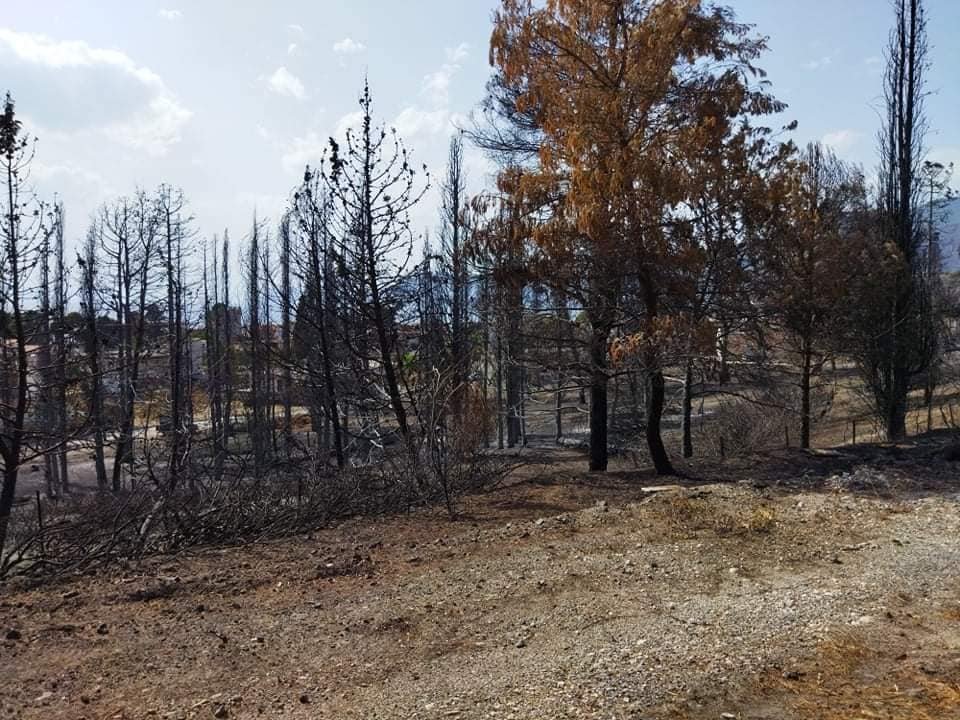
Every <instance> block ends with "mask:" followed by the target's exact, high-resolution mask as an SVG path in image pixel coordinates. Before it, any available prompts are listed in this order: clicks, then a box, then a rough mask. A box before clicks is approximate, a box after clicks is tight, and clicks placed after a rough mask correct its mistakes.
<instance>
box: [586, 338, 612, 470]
mask: <svg viewBox="0 0 960 720" xmlns="http://www.w3.org/2000/svg"><path fill="white" fill-rule="evenodd" d="M608 336H609V330H608V328H606V327H605V326H604V327H602V328H594V330H593V334H592V336H591V338H590V373H591V374H590V470H591V471H592V472H606V471H607V460H608V450H607V384H608V382H609V378H608V376H607V340H608Z"/></svg>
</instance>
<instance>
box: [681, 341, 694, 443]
mask: <svg viewBox="0 0 960 720" xmlns="http://www.w3.org/2000/svg"><path fill="white" fill-rule="evenodd" d="M692 415H693V360H692V359H691V358H690V357H689V356H688V357H687V361H686V364H685V367H684V373H683V415H682V418H681V423H682V425H683V427H682V428H681V430H682V433H681V434H682V435H683V440H682V445H683V447H682V454H683V457H684V458H685V459H690V458H692V457H693V432H692V428H691V416H692Z"/></svg>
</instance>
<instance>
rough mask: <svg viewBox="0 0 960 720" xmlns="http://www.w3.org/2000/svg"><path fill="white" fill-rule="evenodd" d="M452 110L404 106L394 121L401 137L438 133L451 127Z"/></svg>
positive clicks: (394, 125)
mask: <svg viewBox="0 0 960 720" xmlns="http://www.w3.org/2000/svg"><path fill="white" fill-rule="evenodd" d="M450 117H451V116H450V111H449V110H447V109H446V108H439V109H437V110H423V109H422V108H417V107H407V108H404V109H403V110H402V111H401V112H400V114H399V115H397V117H396V119H395V120H394V121H393V127H395V128H396V130H397V132H398V133H399V134H400V137H401V138H404V139H406V138H411V137H413V136H415V135H436V134H438V133H440V132H443V131H444V130H446V129H448V128H449V127H450Z"/></svg>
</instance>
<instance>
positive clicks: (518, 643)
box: [513, 638, 527, 648]
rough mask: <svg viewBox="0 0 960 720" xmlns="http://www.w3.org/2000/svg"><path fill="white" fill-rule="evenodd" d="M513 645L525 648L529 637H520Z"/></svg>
mask: <svg viewBox="0 0 960 720" xmlns="http://www.w3.org/2000/svg"><path fill="white" fill-rule="evenodd" d="M513 646H514V647H516V648H525V647H526V646H527V639H526V638H520V639H519V640H517V641H516V642H515V643H514V644H513Z"/></svg>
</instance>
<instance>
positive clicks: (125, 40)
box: [0, 0, 960, 237]
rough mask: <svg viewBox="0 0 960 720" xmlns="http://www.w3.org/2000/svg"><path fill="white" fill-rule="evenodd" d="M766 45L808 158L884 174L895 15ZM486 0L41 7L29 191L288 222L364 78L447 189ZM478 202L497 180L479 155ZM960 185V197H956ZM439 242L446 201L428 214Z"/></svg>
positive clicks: (845, 0)
mask: <svg viewBox="0 0 960 720" xmlns="http://www.w3.org/2000/svg"><path fill="white" fill-rule="evenodd" d="M729 4H730V5H732V6H733V7H734V8H735V10H736V11H737V14H738V16H739V18H740V19H741V20H742V21H744V22H750V23H754V24H756V25H757V32H758V33H760V34H763V35H768V36H769V37H770V51H769V53H768V54H767V55H766V56H765V57H764V58H763V60H762V61H761V63H760V64H761V66H762V67H764V68H765V69H766V70H767V71H768V72H769V78H770V80H771V81H772V82H773V89H774V92H775V94H776V95H777V96H778V97H780V98H781V99H782V100H784V101H786V102H788V103H789V104H790V109H789V110H788V112H787V113H786V117H785V118H784V121H786V120H791V119H796V120H797V121H799V123H800V124H799V128H798V130H797V132H796V134H795V137H796V139H797V140H798V142H801V143H804V142H807V141H808V140H812V139H821V140H824V141H825V142H828V143H829V144H831V145H833V146H834V147H835V149H836V150H837V151H838V152H839V153H840V154H841V155H842V156H843V157H845V158H847V159H850V160H852V161H855V162H859V163H862V164H863V165H864V166H865V168H866V169H867V171H868V174H869V173H870V172H871V170H872V168H873V165H874V137H875V133H876V129H877V125H878V115H877V108H878V107H879V104H880V95H881V89H882V88H881V73H882V67H883V64H882V54H883V48H884V44H885V41H886V36H887V31H888V27H889V23H890V20H891V11H890V7H889V4H888V2H887V0H834V1H833V2H826V1H824V0H812V1H811V0H807V1H806V2H800V1H793V0H791V1H789V2H787V1H784V0H732V1H731V2H730V3H729ZM495 5H496V3H495V2H493V1H492V0H469V1H468V2H465V1H462V0H461V1H459V2H456V1H453V0H446V1H440V0H408V1H407V2H386V0H376V1H375V0H366V1H357V0H353V1H347V0H285V1H278V2H266V1H265V0H264V1H260V2H252V1H247V2H244V1H241V0H233V1H229V0H191V1H190V2H187V1H186V0H163V2H161V3H155V2H138V1H134V0H126V1H123V2H121V1H116V0H99V1H98V0H88V1H86V2H82V3H79V2H75V1H66V0H59V1H55V0H35V1H34V2H33V3H16V4H10V3H8V4H7V7H5V9H4V12H3V16H2V18H0V90H5V89H10V90H11V91H12V92H13V94H14V97H15V99H16V100H17V103H18V112H19V113H20V114H21V116H22V117H23V118H24V119H25V120H26V122H27V124H28V127H29V129H30V130H31V131H32V132H34V133H36V134H37V135H39V137H40V146H39V148H38V155H37V162H36V169H35V173H34V180H35V182H36V183H37V185H38V186H39V188H40V189H41V191H43V192H45V193H49V192H52V191H54V190H56V191H59V192H60V194H61V195H62V197H63V199H64V201H65V203H66V205H67V213H68V219H69V223H70V225H69V233H70V235H72V236H74V237H76V236H79V235H81V234H82V233H83V230H84V228H85V225H86V222H87V218H88V217H89V215H90V213H91V212H92V211H93V210H94V208H95V207H96V206H97V205H98V204H100V203H101V202H103V201H104V200H107V199H109V198H110V197H114V196H116V195H118V194H122V193H129V192H131V191H132V190H133V188H134V187H135V186H136V185H138V184H139V185H143V186H146V187H152V186H154V185H156V184H157V183H159V182H161V181H165V182H170V183H172V184H175V185H179V186H181V187H183V188H184V190H185V191H186V193H187V196H188V198H189V199H190V201H191V207H192V209H193V213H194V215H195V217H196V223H197V229H198V230H199V231H200V232H201V233H202V234H203V235H209V234H212V233H214V232H219V231H221V230H222V229H223V228H224V227H229V228H230V230H231V232H232V233H233V234H234V235H235V236H238V237H239V236H242V235H243V234H244V233H245V232H246V230H247V228H248V226H249V223H250V219H251V217H252V215H253V211H254V209H255V208H256V209H257V211H258V213H259V214H260V215H261V216H267V217H270V218H271V219H273V220H276V218H277V216H278V214H279V212H280V211H281V209H282V207H283V202H284V199H285V197H286V196H287V194H288V193H289V191H290V189H291V188H292V187H293V186H294V185H295V183H296V182H297V179H298V177H299V176H300V174H301V173H302V168H303V164H304V163H305V162H316V160H317V159H318V158H319V156H320V153H321V151H322V149H323V146H324V144H325V141H326V138H327V136H329V135H330V134H331V133H335V132H337V130H338V128H342V127H344V126H345V125H346V124H349V122H350V114H351V113H353V112H355V110H356V96H357V93H358V90H359V88H360V85H361V84H362V81H363V76H364V73H365V72H369V76H370V81H371V85H372V89H373V92H374V102H375V109H376V112H377V113H378V115H379V116H380V117H381V118H382V119H384V120H386V121H387V122H388V123H389V124H392V125H395V126H396V127H397V128H398V130H399V131H400V133H401V135H403V136H404V137H405V139H406V141H407V145H408V147H410V148H411V149H412V150H413V151H414V153H415V157H416V158H417V159H418V160H420V161H422V162H425V163H427V164H428V166H429V167H430V169H431V171H432V172H433V173H434V175H439V174H441V173H442V171H443V162H444V156H445V152H446V146H447V142H448V138H449V136H450V133H451V132H452V130H453V127H454V125H455V124H456V123H458V122H460V123H462V122H464V119H465V118H466V116H467V115H468V114H469V113H470V112H471V110H472V109H473V108H474V107H475V106H476V104H477V103H478V102H479V100H480V99H481V98H482V96H483V89H484V83H485V81H486V78H487V76H488V74H489V69H488V66H487V41H488V39H489V33H490V16H491V13H492V11H493V8H494V7H495ZM928 10H929V14H930V17H931V24H930V40H931V43H932V45H933V50H932V52H933V55H932V57H933V60H934V67H933V69H932V70H931V73H930V89H931V90H932V91H934V94H933V95H932V96H931V98H930V100H929V118H930V125H931V134H930V136H929V145H930V146H931V150H932V156H933V157H934V158H935V159H938V160H941V161H951V160H952V161H954V162H956V163H957V165H958V166H960V124H958V122H957V118H960V82H958V81H957V79H956V72H957V70H958V69H960V43H958V42H957V40H958V33H960V31H958V28H960V2H958V1H957V0H928ZM468 170H469V173H470V181H471V186H472V187H473V189H474V190H476V189H479V187H480V186H481V185H482V184H483V183H484V182H485V179H486V173H487V172H488V170H489V168H488V166H487V164H486V162H485V160H484V158H483V157H482V156H481V155H480V154H479V153H477V152H475V151H472V152H471V153H470V154H469V156H468ZM955 184H956V183H955ZM415 222H416V223H417V225H418V226H419V227H425V226H433V225H435V224H436V220H435V199H434V198H433V197H431V198H428V201H427V203H425V204H424V206H423V207H422V208H421V209H420V210H419V211H418V213H417V215H416V217H415Z"/></svg>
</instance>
